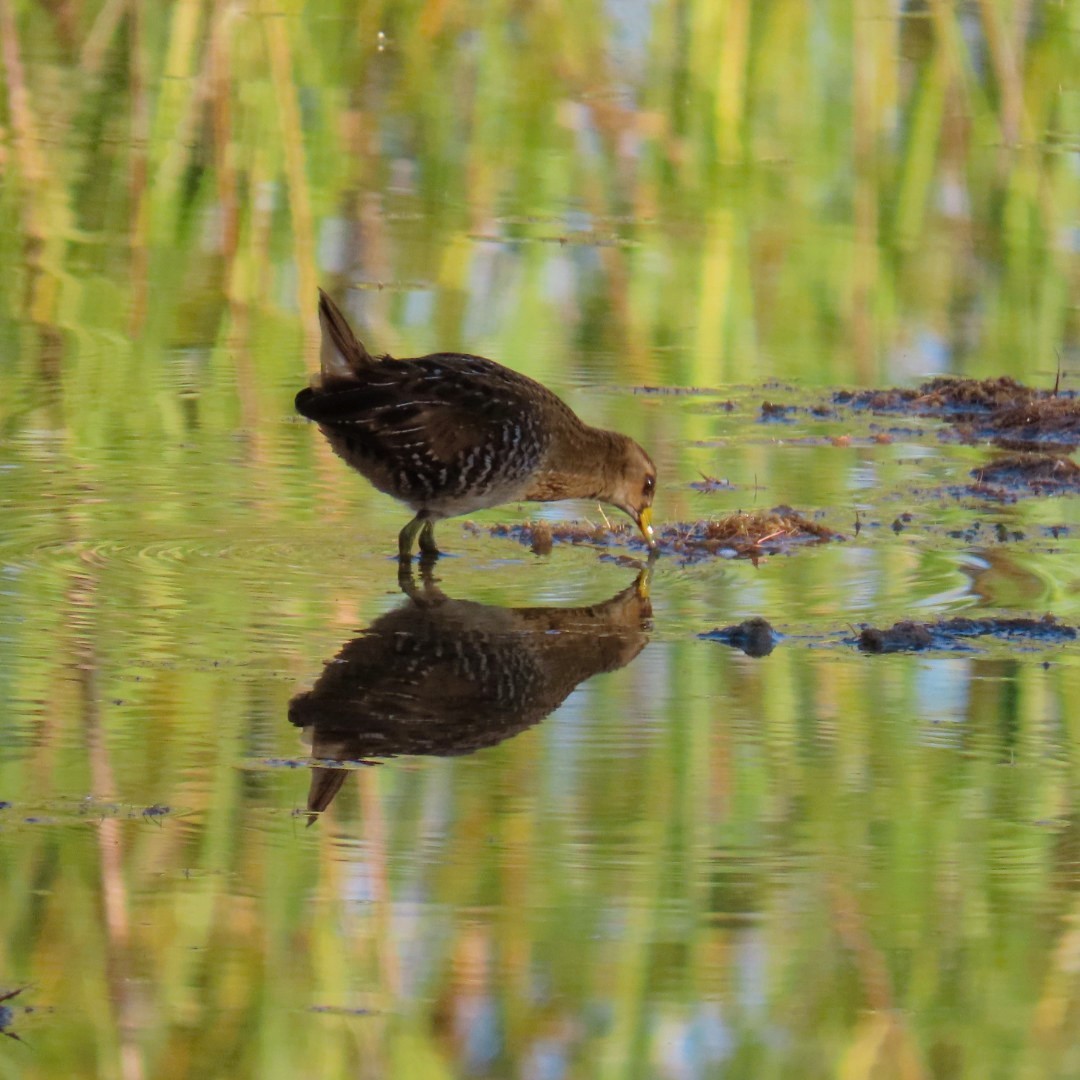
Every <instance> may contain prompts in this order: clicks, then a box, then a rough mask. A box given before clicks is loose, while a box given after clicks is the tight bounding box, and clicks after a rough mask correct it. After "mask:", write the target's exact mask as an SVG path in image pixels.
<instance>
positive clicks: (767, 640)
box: [699, 617, 777, 657]
mask: <svg viewBox="0 0 1080 1080" xmlns="http://www.w3.org/2000/svg"><path fill="white" fill-rule="evenodd" d="M699 636H700V637H702V638H704V639H705V640H707V641H719V642H722V643H723V644H724V645H730V646H731V647H732V648H733V649H741V650H742V651H743V652H744V653H746V655H747V656H753V657H760V656H768V655H769V653H771V652H772V651H773V648H774V647H775V645H776V642H777V634H776V632H775V631H774V630H773V628H772V626H771V625H770V624H769V621H768V620H767V619H762V618H760V617H758V618H754V619H745V620H743V622H741V623H736V624H735V625H734V626H725V627H723V628H722V629H721V628H720V627H717V628H716V629H715V630H710V631H709V632H708V633H707V634H700V635H699Z"/></svg>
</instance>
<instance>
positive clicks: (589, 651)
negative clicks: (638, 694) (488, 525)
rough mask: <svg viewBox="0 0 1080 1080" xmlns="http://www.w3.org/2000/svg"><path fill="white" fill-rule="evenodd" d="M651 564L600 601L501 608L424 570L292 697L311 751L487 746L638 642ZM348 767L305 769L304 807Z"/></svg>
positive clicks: (456, 750)
mask: <svg viewBox="0 0 1080 1080" xmlns="http://www.w3.org/2000/svg"><path fill="white" fill-rule="evenodd" d="M648 576H649V571H648V570H643V571H642V572H641V573H640V574H639V575H638V577H637V579H636V580H635V582H634V583H633V584H632V585H630V586H629V587H628V588H626V589H623V590H622V591H621V592H619V593H616V594H615V596H613V597H612V598H611V599H610V600H607V601H605V602H604V603H602V604H594V605H592V606H590V607H579V608H539V607H538V608H503V607H497V606H495V605H492V604H479V603H475V602H474V601H471V600H453V599H451V598H450V597H448V596H446V594H445V593H443V592H442V590H440V589H439V588H438V586H436V585H435V583H434V581H433V580H432V578H431V577H430V575H429V574H428V573H425V574H424V575H423V577H422V581H421V585H420V586H419V587H418V586H417V584H416V581H415V579H414V578H413V577H412V576H411V573H410V574H406V575H405V576H403V578H402V588H403V590H404V591H405V593H406V594H407V595H408V597H409V599H408V601H407V602H406V603H404V604H402V605H401V606H400V607H399V608H397V609H395V610H394V611H391V612H388V613H387V614H386V615H383V616H382V617H381V618H380V619H377V620H376V621H375V622H374V623H372V624H371V626H370V627H368V629H367V630H366V631H365V632H364V633H363V634H361V635H360V636H359V637H357V638H354V639H353V640H352V641H350V642H348V643H346V645H345V646H344V647H343V648H342V650H341V651H340V652H339V653H338V655H337V656H336V657H335V658H334V659H333V660H331V661H330V663H328V664H327V665H326V669H325V670H324V671H323V673H322V675H321V676H320V677H319V680H318V682H316V684H315V686H314V687H313V688H312V689H311V690H308V691H306V692H304V693H302V694H298V695H297V696H296V697H295V698H293V700H292V701H291V702H290V704H289V719H290V721H292V723H294V724H296V725H297V726H299V727H303V728H304V729H305V733H306V734H307V735H308V736H309V737H310V740H311V753H312V756H313V757H315V758H319V759H324V760H330V761H359V760H364V759H367V758H373V757H393V756H396V755H398V754H432V755H437V756H440V757H444V756H450V755H454V754H471V753H473V752H474V751H476V750H480V749H482V748H483V747H485V746H494V745H495V744H496V743H500V742H502V741H503V740H504V739H508V738H510V736H511V735H516V734H517V733H518V732H520V731H524V730H525V728H527V727H531V726H532V725H533V724H536V723H538V722H539V721H541V720H543V719H544V717H545V716H547V715H548V713H550V712H553V711H554V710H555V709H556V708H557V707H558V706H559V705H561V704H562V702H563V701H564V700H565V699H566V697H567V696H568V695H569V693H570V691H571V690H573V689H574V687H576V686H577V685H578V684H579V683H581V682H584V681H585V680H586V679H588V678H590V677H591V676H593V675H597V674H599V673H600V672H603V671H614V670H615V669H617V668H621V667H624V666H625V665H627V664H629V663H630V661H631V660H633V659H634V657H636V656H637V654H638V653H639V652H641V650H642V649H643V648H644V647H645V643H646V641H647V640H648V638H647V636H646V631H647V629H648V620H649V619H650V617H651V615H652V607H651V604H650V602H649V599H648ZM347 775H348V773H347V771H346V770H344V769H337V768H332V767H331V768H323V767H315V768H313V769H312V777H311V789H310V791H309V793H308V810H309V811H312V812H319V811H322V810H325V809H326V808H327V806H329V805H330V803H331V801H332V800H333V798H334V796H335V795H336V794H337V792H338V790H339V789H340V788H341V785H342V784H343V783H344V780H345V777H346V776H347Z"/></svg>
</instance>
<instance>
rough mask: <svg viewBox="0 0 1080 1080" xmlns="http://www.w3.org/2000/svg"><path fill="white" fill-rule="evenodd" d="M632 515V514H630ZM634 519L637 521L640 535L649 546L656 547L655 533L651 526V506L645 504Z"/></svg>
mask: <svg viewBox="0 0 1080 1080" xmlns="http://www.w3.org/2000/svg"><path fill="white" fill-rule="evenodd" d="M631 516H632V517H633V516H634V515H631ZM634 520H635V521H636V522H637V526H638V528H639V529H640V530H641V535H642V536H644V537H645V543H646V544H648V545H649V547H651V548H655V547H656V535H655V533H654V531H653V527H652V507H651V506H646V507H645V508H644V509H643V510H642V511H641V513H639V514H638V515H637V516H636V517H634Z"/></svg>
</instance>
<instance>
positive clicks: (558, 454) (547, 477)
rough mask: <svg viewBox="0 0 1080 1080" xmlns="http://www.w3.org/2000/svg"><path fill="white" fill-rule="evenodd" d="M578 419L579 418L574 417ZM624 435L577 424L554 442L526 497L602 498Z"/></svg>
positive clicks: (549, 499) (545, 499) (546, 499)
mask: <svg viewBox="0 0 1080 1080" xmlns="http://www.w3.org/2000/svg"><path fill="white" fill-rule="evenodd" d="M575 419H576V417H575ZM620 440H621V436H619V435H617V434H616V433H615V432H613V431H604V430H602V429H601V428H594V427H589V425H588V424H583V423H581V421H577V423H576V424H575V425H572V426H570V427H567V428H564V429H563V430H562V431H560V432H559V436H558V438H556V439H555V440H554V441H553V444H552V446H551V449H550V450H549V451H548V455H547V458H546V459H545V461H544V464H543V467H542V468H541V469H540V470H538V472H537V473H536V476H535V478H534V483H533V485H532V487H530V489H529V491H528V492H527V493H526V495H525V498H526V499H529V500H532V501H535V502H555V501H558V500H559V499H603V498H604V495H605V492H606V490H607V487H608V483H609V478H610V474H611V471H612V468H613V467H614V462H616V461H618V460H620V459H621V456H622V454H621V449H622V448H621V445H620Z"/></svg>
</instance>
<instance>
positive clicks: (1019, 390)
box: [833, 375, 1039, 418]
mask: <svg viewBox="0 0 1080 1080" xmlns="http://www.w3.org/2000/svg"><path fill="white" fill-rule="evenodd" d="M1038 394H1039V391H1037V390H1032V389H1031V388H1030V387H1027V386H1024V385H1023V384H1021V383H1018V382H1017V381H1016V380H1015V379H1011V378H1009V377H1008V376H1007V375H1006V376H1002V377H1001V378H998V379H956V378H948V377H945V376H938V377H937V378H934V379H931V380H930V381H929V382H925V383H923V384H922V386H919V387H917V388H915V389H913V390H912V389H906V390H905V389H893V390H860V391H858V392H854V393H853V392H851V391H849V390H842V391H840V392H839V393H837V394H834V395H833V401H834V402H836V404H838V405H850V406H853V407H854V408H857V409H869V410H871V411H873V412H907V413H910V412H915V413H919V414H920V415H922V416H944V417H947V418H955V417H959V416H972V415H978V414H980V413H982V414H986V413H992V412H997V411H1000V410H1002V409H1007V408H1012V407H1014V406H1017V405H1021V404H1026V403H1027V402H1029V401H1031V400H1033V399H1034V398H1035V397H1036V396H1038Z"/></svg>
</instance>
